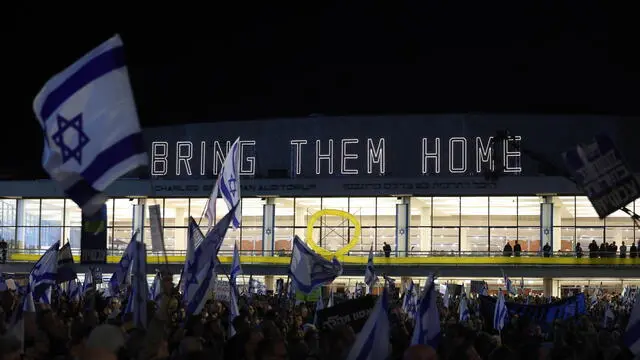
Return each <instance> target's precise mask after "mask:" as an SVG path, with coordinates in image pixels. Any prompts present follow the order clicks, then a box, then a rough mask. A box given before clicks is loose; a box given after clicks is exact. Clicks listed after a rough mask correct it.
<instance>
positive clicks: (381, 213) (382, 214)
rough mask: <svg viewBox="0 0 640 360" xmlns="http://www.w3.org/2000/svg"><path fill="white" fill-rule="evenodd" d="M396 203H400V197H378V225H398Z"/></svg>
mask: <svg viewBox="0 0 640 360" xmlns="http://www.w3.org/2000/svg"><path fill="white" fill-rule="evenodd" d="M396 204H398V199H397V198H395V197H379V198H377V200H376V222H377V226H378V227H393V228H395V227H396ZM394 234H395V233H394ZM394 243H395V235H394Z"/></svg>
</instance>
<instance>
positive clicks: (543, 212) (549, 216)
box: [540, 196, 555, 249]
mask: <svg viewBox="0 0 640 360" xmlns="http://www.w3.org/2000/svg"><path fill="white" fill-rule="evenodd" d="M547 243H549V245H551V249H555V247H554V242H553V199H552V197H551V196H543V202H542V204H540V249H542V247H543V246H544V245H545V244H547Z"/></svg>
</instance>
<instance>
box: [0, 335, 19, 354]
mask: <svg viewBox="0 0 640 360" xmlns="http://www.w3.org/2000/svg"><path fill="white" fill-rule="evenodd" d="M21 352H22V343H21V342H20V340H18V339H17V338H15V337H14V336H8V335H5V336H2V337H0V360H20V359H21V354H20V353H21Z"/></svg>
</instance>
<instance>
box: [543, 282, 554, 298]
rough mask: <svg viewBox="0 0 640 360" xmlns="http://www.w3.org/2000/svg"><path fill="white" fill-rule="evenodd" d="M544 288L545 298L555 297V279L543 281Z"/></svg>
mask: <svg viewBox="0 0 640 360" xmlns="http://www.w3.org/2000/svg"><path fill="white" fill-rule="evenodd" d="M542 288H543V291H544V296H553V279H552V278H544V279H542Z"/></svg>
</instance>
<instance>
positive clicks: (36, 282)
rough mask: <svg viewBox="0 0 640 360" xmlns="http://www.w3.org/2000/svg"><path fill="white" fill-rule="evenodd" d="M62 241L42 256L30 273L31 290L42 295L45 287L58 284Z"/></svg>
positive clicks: (37, 294) (57, 242)
mask: <svg viewBox="0 0 640 360" xmlns="http://www.w3.org/2000/svg"><path fill="white" fill-rule="evenodd" d="M59 247H60V241H56V242H55V243H54V244H53V245H51V247H50V248H49V249H48V250H47V251H46V252H45V253H44V254H42V256H41V257H40V260H38V262H37V263H36V265H35V266H34V267H33V270H31V273H30V274H29V286H30V287H31V290H32V291H33V292H34V293H35V294H36V296H38V297H39V296H40V295H41V294H42V291H44V290H45V289H44V288H45V287H49V286H53V285H55V284H56V281H57V277H58V248H59Z"/></svg>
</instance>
